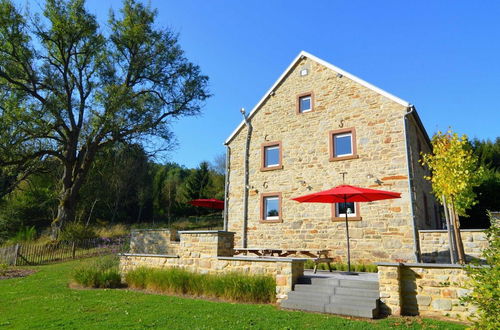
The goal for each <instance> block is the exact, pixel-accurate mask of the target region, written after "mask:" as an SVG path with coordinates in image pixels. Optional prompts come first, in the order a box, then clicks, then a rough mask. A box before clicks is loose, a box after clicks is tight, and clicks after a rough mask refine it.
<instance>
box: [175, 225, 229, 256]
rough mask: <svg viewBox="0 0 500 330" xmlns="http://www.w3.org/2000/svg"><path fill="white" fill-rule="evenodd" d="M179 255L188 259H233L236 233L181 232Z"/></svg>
mask: <svg viewBox="0 0 500 330" xmlns="http://www.w3.org/2000/svg"><path fill="white" fill-rule="evenodd" d="M179 234H180V236H181V242H180V245H179V255H180V256H181V257H188V258H214V257H232V256H233V255H234V232H229V231H222V230H207V231H196V230H195V231H180V232H179Z"/></svg>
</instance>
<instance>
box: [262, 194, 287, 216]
mask: <svg viewBox="0 0 500 330" xmlns="http://www.w3.org/2000/svg"><path fill="white" fill-rule="evenodd" d="M267 197H278V212H279V215H278V219H272V220H267V219H266V218H265V216H264V213H265V208H264V199H265V198H267ZM281 197H282V196H281V193H280V192H274V193H273V192H271V193H263V194H260V223H279V222H283V213H282V198H281Z"/></svg>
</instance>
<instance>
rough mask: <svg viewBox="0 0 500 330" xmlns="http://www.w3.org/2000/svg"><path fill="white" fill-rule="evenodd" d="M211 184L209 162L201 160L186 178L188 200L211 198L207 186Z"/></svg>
mask: <svg viewBox="0 0 500 330" xmlns="http://www.w3.org/2000/svg"><path fill="white" fill-rule="evenodd" d="M209 185H210V170H209V164H208V162H201V163H200V165H199V167H198V168H197V169H195V170H193V171H192V173H191V174H190V175H189V176H188V177H187V179H186V191H185V196H186V199H187V200H193V199H198V198H209V197H211V196H209V195H208V193H207V192H208V191H207V188H208V187H209Z"/></svg>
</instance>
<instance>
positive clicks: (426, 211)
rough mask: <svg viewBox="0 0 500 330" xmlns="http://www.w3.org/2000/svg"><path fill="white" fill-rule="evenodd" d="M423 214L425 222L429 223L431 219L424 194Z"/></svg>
mask: <svg viewBox="0 0 500 330" xmlns="http://www.w3.org/2000/svg"><path fill="white" fill-rule="evenodd" d="M424 216H425V224H426V225H430V224H431V219H430V218H429V209H428V205H427V195H425V194H424Z"/></svg>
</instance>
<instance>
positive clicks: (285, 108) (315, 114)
mask: <svg viewBox="0 0 500 330" xmlns="http://www.w3.org/2000/svg"><path fill="white" fill-rule="evenodd" d="M303 69H307V70H308V74H307V75H305V76H302V75H300V73H299V72H300V71H301V70H303ZM307 92H310V93H312V95H313V98H314V101H313V111H310V112H307V113H298V112H297V110H296V106H297V97H298V95H301V94H303V93H307ZM407 111H408V108H407V107H406V106H403V105H401V104H400V103H397V102H395V101H393V100H392V99H390V98H388V97H386V96H383V95H382V94H380V93H378V92H376V91H374V90H373V89H370V88H367V87H365V86H364V85H362V84H360V83H358V82H356V81H354V80H352V79H350V78H348V77H346V76H343V75H341V74H338V73H337V72H335V71H334V70H332V69H330V68H328V67H326V66H324V65H323V64H321V63H319V62H317V61H315V60H313V59H310V58H308V57H307V56H306V57H303V58H301V59H299V60H298V62H297V63H296V64H295V65H294V66H293V67H292V68H291V69H290V70H289V72H288V73H287V74H286V76H285V77H284V78H283V79H282V80H281V82H280V83H279V84H278V85H277V86H276V88H275V89H274V91H273V92H272V93H271V94H270V95H269V96H268V97H267V98H265V100H264V101H263V103H262V104H261V105H260V107H259V108H258V110H257V111H256V112H254V114H253V115H252V116H251V118H250V120H251V124H252V127H253V131H252V135H251V141H250V151H249V153H250V156H249V186H250V192H249V199H248V209H249V212H248V215H249V216H248V226H247V228H246V232H247V242H248V243H247V247H270V248H273V247H275V248H308V249H329V250H332V257H340V258H345V256H346V244H345V225H344V223H343V222H342V221H335V220H334V219H333V214H332V213H333V209H332V206H331V205H328V204H317V203H314V204H313V203H298V202H295V201H292V200H291V198H293V197H298V196H301V195H305V194H309V193H312V192H318V191H321V190H325V189H329V188H332V187H334V186H336V185H339V184H342V176H341V175H340V173H341V172H347V175H346V183H348V184H352V185H357V186H361V187H370V188H374V189H377V188H378V189H384V190H390V191H395V192H400V193H401V198H400V199H395V200H385V201H377V202H371V203H360V205H359V209H360V216H361V220H351V221H350V224H349V227H350V233H351V238H352V239H351V258H352V260H353V261H354V262H365V263H371V262H374V261H394V260H398V261H415V245H414V238H415V236H416V235H418V233H416V232H415V231H414V230H413V225H412V223H413V218H412V203H411V198H412V197H411V195H410V190H411V189H410V188H409V178H408V175H409V170H408V160H407V158H408V157H407V153H406V138H405V121H404V116H405V114H406V113H407ZM411 116H416V115H410V117H411ZM408 126H409V130H408V138H409V139H410V141H411V143H410V149H411V150H410V154H411V155H413V156H412V157H411V159H410V162H412V164H411V166H412V167H413V168H414V178H413V182H414V187H413V189H412V190H413V194H414V196H413V198H414V199H415V201H416V203H415V209H414V210H413V211H414V214H415V217H416V222H417V225H418V229H431V228H436V227H435V226H436V223H438V221H436V219H435V218H434V217H435V216H436V213H435V212H434V211H433V210H434V203H435V201H434V199H433V197H432V195H431V193H430V185H429V183H428V182H426V181H424V180H423V178H422V179H420V177H421V176H422V174H421V172H422V171H423V169H420V167H421V166H420V165H419V164H418V151H419V150H418V148H419V146H420V148H421V150H422V151H424V152H425V151H428V150H429V146H428V145H427V141H428V140H427V138H426V135H425V132H424V131H423V130H422V129H419V128H418V127H417V122H416V120H409V122H408ZM340 128H354V129H355V135H356V137H355V144H356V146H357V157H353V158H351V159H345V160H339V161H331V160H330V150H329V148H330V147H329V143H330V142H329V140H330V134H329V132H330V131H332V130H338V129H340ZM246 136H247V128H246V127H245V126H243V127H242V128H241V129H240V130H239V131H238V132H237V133H236V135H234V136H233V137H232V138H231V139H230V140H229V141H228V142H227V144H228V146H229V148H230V171H229V180H230V184H229V188H228V205H229V207H228V230H230V231H233V232H235V233H236V236H235V237H236V246H237V247H241V246H242V235H243V230H244V228H243V205H244V200H243V196H244V161H245V159H244V155H245V144H246ZM417 140H419V141H420V142H417ZM269 142H280V143H281V146H282V166H281V167H279V169H275V170H267V171H262V170H261V152H262V151H261V148H262V145H263V144H264V143H269ZM417 177H418V178H417ZM268 193H281V210H282V214H281V219H280V222H266V221H261V214H262V210H261V197H262V194H268ZM423 194H425V195H426V196H427V197H426V198H427V205H428V207H427V208H428V210H427V212H426V211H425V210H424V208H423V206H422V205H421V204H423V203H424V202H423V200H421V199H423V197H422V196H423ZM426 215H427V216H428V217H429V218H430V219H427V220H426V219H424V217H425V216H426ZM417 238H418V237H417Z"/></svg>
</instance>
